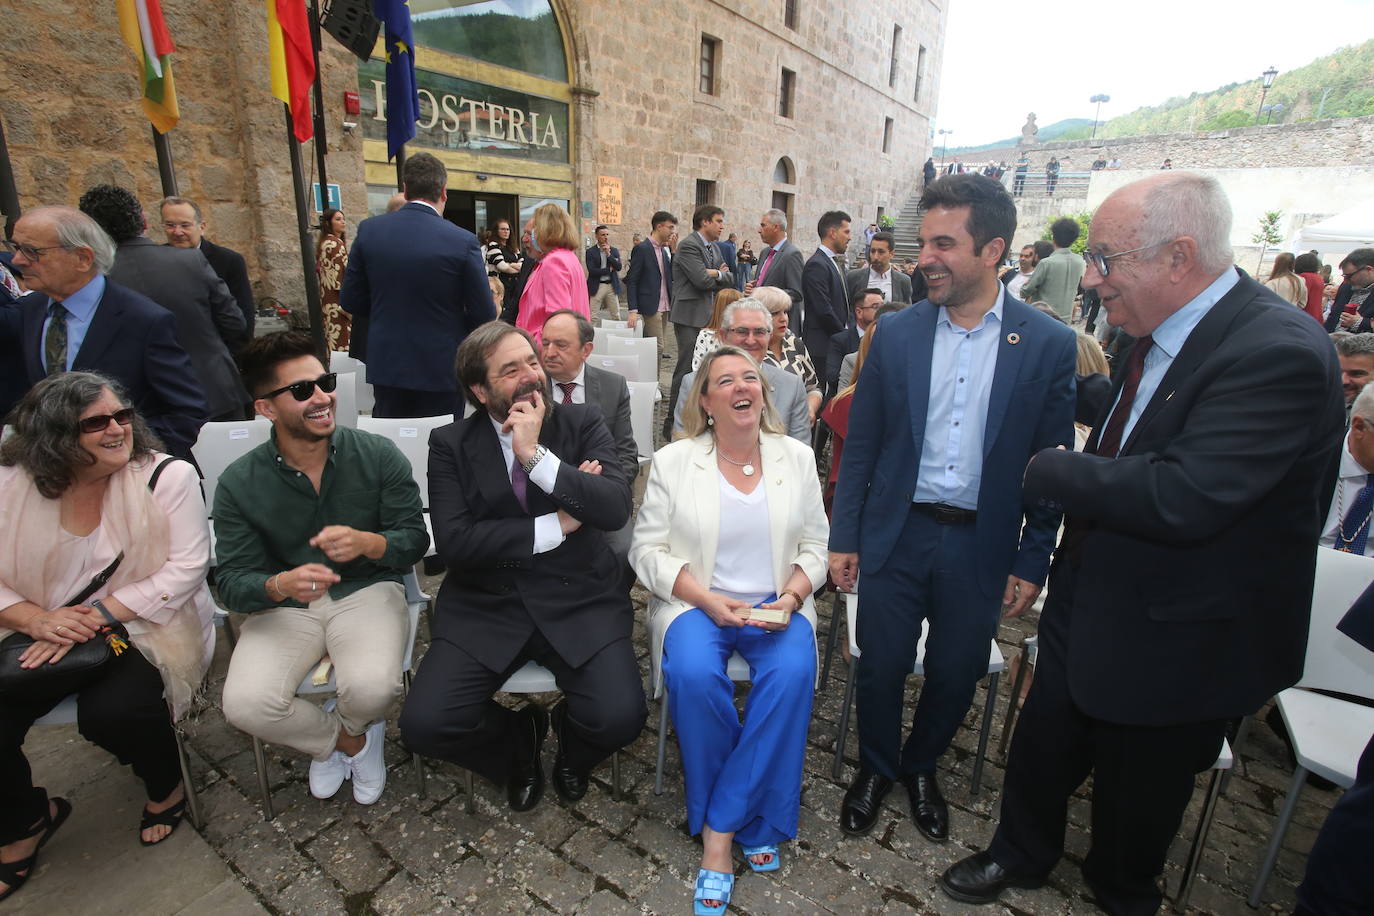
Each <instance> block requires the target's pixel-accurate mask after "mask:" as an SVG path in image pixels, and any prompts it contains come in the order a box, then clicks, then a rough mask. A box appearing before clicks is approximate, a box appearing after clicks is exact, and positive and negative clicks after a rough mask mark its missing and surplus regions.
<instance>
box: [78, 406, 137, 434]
mask: <svg viewBox="0 0 1374 916" xmlns="http://www.w3.org/2000/svg"><path fill="white" fill-rule="evenodd" d="M111 420H114V421H115V422H116V423H118V424H119V425H120V426H131V425H132V424H133V422H134V409H133V408H132V407H125V408H124V409H123V410H116V411H115V412H114V413H102V414H101V415H100V416H98V417H86V418H84V419H82V420H79V421H77V424H76V425H77V427H78V428H79V429H80V430H81V431H82V432H83V433H98V432H103V431H104V429H105V427H107V426H109V425H110V421H111Z"/></svg>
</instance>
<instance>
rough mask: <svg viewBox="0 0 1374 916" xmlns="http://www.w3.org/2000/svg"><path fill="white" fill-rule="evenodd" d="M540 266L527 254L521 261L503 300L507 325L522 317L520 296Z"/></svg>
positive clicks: (537, 260) (502, 309) (503, 311)
mask: <svg viewBox="0 0 1374 916" xmlns="http://www.w3.org/2000/svg"><path fill="white" fill-rule="evenodd" d="M538 266H539V258H537V257H536V256H534V255H532V254H529V253H525V254H524V256H523V257H522V258H521V259H520V272H519V273H518V274H516V275H515V280H514V281H512V282H511V285H510V286H507V287H506V295H505V296H504V297H503V298H502V299H501V320H502V321H504V322H505V323H506V324H515V319H516V318H518V317H519V315H520V296H521V295H522V294H524V292H525V284H526V283H528V282H529V281H530V274H532V273H534V269H535V268H536V267H538ZM356 321H357V319H356V318H355V319H354V322H355V323H354V325H353V326H354V327H357V323H356Z"/></svg>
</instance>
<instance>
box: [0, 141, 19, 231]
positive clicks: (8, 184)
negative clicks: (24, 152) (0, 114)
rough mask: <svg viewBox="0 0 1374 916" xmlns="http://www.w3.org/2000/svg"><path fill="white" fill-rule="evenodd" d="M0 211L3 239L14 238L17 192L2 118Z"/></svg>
mask: <svg viewBox="0 0 1374 916" xmlns="http://www.w3.org/2000/svg"><path fill="white" fill-rule="evenodd" d="M0 210H3V211H4V213H5V238H7V239H9V238H14V224H15V223H17V222H19V190H18V189H17V188H16V187H15V185H14V166H13V165H12V164H11V163H10V151H9V146H8V145H6V143H5V121H4V119H3V118H0Z"/></svg>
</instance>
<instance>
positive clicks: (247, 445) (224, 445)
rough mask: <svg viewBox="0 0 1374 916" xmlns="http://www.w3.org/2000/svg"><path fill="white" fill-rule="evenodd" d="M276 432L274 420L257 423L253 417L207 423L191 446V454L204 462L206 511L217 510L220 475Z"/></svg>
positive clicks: (198, 461)
mask: <svg viewBox="0 0 1374 916" xmlns="http://www.w3.org/2000/svg"><path fill="white" fill-rule="evenodd" d="M271 434H272V424H271V423H256V422H253V421H250V420H233V421H231V422H221V423H206V424H204V425H203V426H201V428H200V435H199V436H197V437H196V444H195V445H193V446H191V454H192V455H193V456H194V457H195V459H196V464H198V465H200V473H201V474H202V475H203V476H204V478H205V483H204V486H205V506H206V512H207V513H212V512H214V507H215V487H216V485H217V484H218V483H219V478H220V475H221V474H223V473H224V471H225V469H226V468H228V467H229V465H231V464H233V463H234V462H235V461H237V460H238V459H239V458H241V457H243V456H244V455H246V454H248V453H249V452H250V451H252V450H253V449H255V448H257V447H258V446H259V445H261V444H262V443H264V442H266V441H267V440H268V438H269V437H270V436H271Z"/></svg>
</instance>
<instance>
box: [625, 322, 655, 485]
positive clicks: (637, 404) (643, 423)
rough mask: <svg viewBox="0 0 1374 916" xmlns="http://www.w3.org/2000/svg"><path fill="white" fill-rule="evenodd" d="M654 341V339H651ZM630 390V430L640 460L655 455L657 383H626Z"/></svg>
mask: <svg viewBox="0 0 1374 916" xmlns="http://www.w3.org/2000/svg"><path fill="white" fill-rule="evenodd" d="M650 339H651V340H652V338H650ZM625 384H626V385H627V386H628V387H629V389H630V429H632V430H633V431H634V434H635V449H636V450H637V451H638V452H639V457H640V458H651V457H653V454H654V395H655V394H657V393H658V383H657V382H628V381H627V382H626V383H625Z"/></svg>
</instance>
